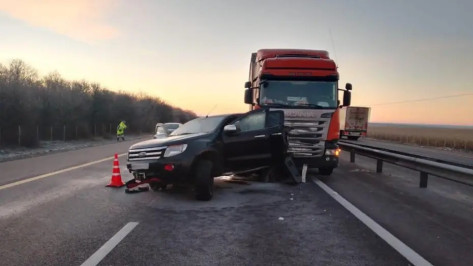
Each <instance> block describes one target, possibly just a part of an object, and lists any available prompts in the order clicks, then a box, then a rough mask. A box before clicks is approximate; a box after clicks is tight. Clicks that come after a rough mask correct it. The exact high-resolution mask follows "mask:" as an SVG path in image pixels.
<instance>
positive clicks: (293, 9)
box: [0, 0, 473, 125]
mask: <svg viewBox="0 0 473 266" xmlns="http://www.w3.org/2000/svg"><path fill="white" fill-rule="evenodd" d="M472 10H473V1H471V0H464V1H455V0H452V1H439V0H433V1H432V0H422V1H420V0H419V1H408V0H400V1H376V0H372V1H349V0H345V1H316V0H309V1H297V0H294V1H287V0H284V1H269V0H261V1H258V0H253V1H248V0H221V1H219V0H199V1H194V0H187V1H184V0H169V1H167V0H166V1H161V0H149V1H144V0H143V1H140V0H137V1H125V0H115V1H112V0H75V1H72V0H71V1H67V0H42V1H36V0H16V1H11V0H0V32H1V36H2V38H1V41H0V63H1V64H3V65H6V64H8V63H9V62H10V61H11V60H12V59H21V60H23V61H25V62H26V63H27V64H29V65H31V66H33V67H34V68H36V69H37V70H38V71H39V73H40V75H46V74H48V73H49V72H52V71H57V72H59V73H60V74H61V75H62V76H63V77H64V78H66V79H69V80H77V79H85V80H88V81H93V82H98V83H100V84H102V85H103V86H105V87H107V88H108V89H111V90H114V91H119V90H121V91H127V92H144V93H146V94H149V95H152V96H158V97H160V98H161V99H163V100H164V101H166V102H168V103H170V104H172V105H175V106H179V107H181V108H184V109H189V110H192V111H195V112H196V113H197V114H206V113H207V112H208V111H210V109H212V107H213V106H215V105H216V108H215V109H214V111H213V112H212V113H213V114H220V113H229V112H242V111H246V110H247V109H248V107H247V106H246V105H245V104H244V103H243V91H244V87H243V85H244V82H245V81H247V79H248V67H249V60H250V55H251V53H252V52H255V51H256V50H258V49H260V48H304V49H323V50H328V51H329V53H330V55H331V57H332V58H333V59H334V60H335V62H336V63H337V64H338V66H339V71H340V84H339V86H340V87H341V88H342V87H344V84H345V83H346V82H351V83H352V84H353V98H352V104H353V105H359V106H371V107H372V110H371V111H372V112H371V121H372V122H396V123H399V122H401V123H422V124H453V125H473V49H472V48H473V29H472V26H473V16H472V15H471V11H472Z"/></svg>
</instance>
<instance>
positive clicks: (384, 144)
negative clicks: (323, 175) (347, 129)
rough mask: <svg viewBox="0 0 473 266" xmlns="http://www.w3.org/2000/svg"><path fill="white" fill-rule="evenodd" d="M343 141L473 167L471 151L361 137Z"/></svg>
mask: <svg viewBox="0 0 473 266" xmlns="http://www.w3.org/2000/svg"><path fill="white" fill-rule="evenodd" d="M343 141H348V142H351V143H353V144H362V145H370V146H374V147H379V148H385V149H390V150H395V151H400V152H406V153H410V154H415V155H419V156H427V157H430V158H434V159H438V160H444V161H448V162H453V163H460V164H463V165H467V166H470V167H473V153H471V152H464V151H459V150H445V149H442V148H440V147H423V146H414V145H407V144H402V143H394V142H388V141H382V140H376V139H370V138H361V139H359V140H357V141H350V140H346V139H343Z"/></svg>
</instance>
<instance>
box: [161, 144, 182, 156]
mask: <svg viewBox="0 0 473 266" xmlns="http://www.w3.org/2000/svg"><path fill="white" fill-rule="evenodd" d="M186 149H187V144H179V145H172V146H168V147H167V149H166V151H165V152H164V157H171V156H174V155H178V154H180V153H183V152H184V151H185V150H186Z"/></svg>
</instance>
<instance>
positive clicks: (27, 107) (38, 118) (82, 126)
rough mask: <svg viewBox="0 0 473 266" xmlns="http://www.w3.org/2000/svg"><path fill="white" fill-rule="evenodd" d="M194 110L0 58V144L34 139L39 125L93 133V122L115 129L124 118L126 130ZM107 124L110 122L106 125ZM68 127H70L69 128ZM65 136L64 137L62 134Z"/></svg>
mask: <svg viewBox="0 0 473 266" xmlns="http://www.w3.org/2000/svg"><path fill="white" fill-rule="evenodd" d="M195 117H196V114H195V113H194V112H191V111H188V110H183V109H181V108H177V107H174V106H171V105H169V104H167V103H166V102H164V101H163V100H162V99H160V98H157V97H151V96H148V95H144V94H131V93H125V92H114V91H110V90H108V89H106V88H104V87H102V86H101V85H100V84H98V83H92V82H87V81H85V80H80V81H68V80H65V79H64V78H62V77H61V75H60V74H59V73H57V72H53V73H50V74H48V75H46V76H43V77H40V76H39V75H38V72H37V71H36V70H35V69H34V68H32V67H31V66H29V65H27V64H26V63H25V62H23V61H22V60H18V59H15V60H12V61H11V62H10V64H9V65H2V64H0V140H1V142H0V144H1V145H6V144H17V143H18V142H17V139H18V132H17V131H18V130H17V128H18V127H19V126H21V137H22V138H23V141H22V145H25V146H34V145H37V144H38V141H39V137H38V136H40V135H41V134H40V133H39V132H38V131H39V128H46V127H50V128H51V135H52V134H53V132H52V128H54V127H64V128H66V126H67V127H68V128H74V129H75V130H74V131H75V132H74V133H75V137H76V138H89V137H91V136H94V135H95V134H97V125H100V127H105V125H107V126H106V127H107V128H108V127H109V126H108V125H113V129H112V130H102V131H100V132H101V133H103V134H104V133H105V132H108V133H109V134H110V131H112V133H113V132H114V131H115V128H116V125H117V124H118V123H119V121H120V120H126V122H127V125H128V129H127V132H130V133H132V132H134V133H138V132H152V131H153V130H154V126H155V125H156V123H157V122H181V123H183V122H186V121H188V120H190V119H193V118H195ZM110 127H111V126H110ZM69 131H70V130H69ZM64 138H66V137H64Z"/></svg>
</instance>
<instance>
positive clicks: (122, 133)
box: [117, 120, 126, 141]
mask: <svg viewBox="0 0 473 266" xmlns="http://www.w3.org/2000/svg"><path fill="white" fill-rule="evenodd" d="M125 122H126V121H125V120H122V121H121V122H120V124H118V126H117V141H120V138H122V140H125V129H126V124H125Z"/></svg>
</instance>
